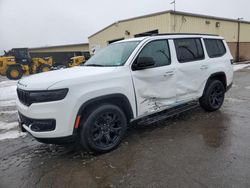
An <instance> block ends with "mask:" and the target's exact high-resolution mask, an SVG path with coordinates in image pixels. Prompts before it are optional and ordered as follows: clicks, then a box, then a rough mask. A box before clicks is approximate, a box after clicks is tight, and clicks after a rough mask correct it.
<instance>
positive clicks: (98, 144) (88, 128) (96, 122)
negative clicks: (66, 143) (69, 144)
mask: <svg viewBox="0 0 250 188" xmlns="http://www.w3.org/2000/svg"><path fill="white" fill-rule="evenodd" d="M126 129H127V120H126V116H125V114H124V113H123V111H122V110H121V109H120V108H119V107H117V106H115V105H111V104H104V105H101V106H99V107H97V108H96V109H94V110H93V111H92V113H91V114H90V115H89V117H88V118H87V120H86V121H85V123H83V126H82V130H81V144H82V145H83V146H84V147H85V148H87V149H88V150H90V151H94V152H107V151H110V150H112V149H114V148H116V147H117V146H118V145H119V144H120V143H121V140H122V138H123V137H124V134H125V132H126Z"/></svg>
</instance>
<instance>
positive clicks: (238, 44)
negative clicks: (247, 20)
mask: <svg viewBox="0 0 250 188" xmlns="http://www.w3.org/2000/svg"><path fill="white" fill-rule="evenodd" d="M237 20H238V38H237V54H236V61H237V62H239V61H240V23H241V20H243V18H238V19H237Z"/></svg>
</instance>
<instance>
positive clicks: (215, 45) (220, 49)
mask: <svg viewBox="0 0 250 188" xmlns="http://www.w3.org/2000/svg"><path fill="white" fill-rule="evenodd" d="M204 42H205V46H206V49H207V53H208V56H209V57H212V58H213V57H220V56H223V55H224V54H225V53H226V48H225V46H224V43H223V41H222V40H218V39H204Z"/></svg>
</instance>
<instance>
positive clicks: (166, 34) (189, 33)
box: [149, 33, 219, 37]
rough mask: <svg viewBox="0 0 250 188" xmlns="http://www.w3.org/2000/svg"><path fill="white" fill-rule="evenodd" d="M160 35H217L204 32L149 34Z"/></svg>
mask: <svg viewBox="0 0 250 188" xmlns="http://www.w3.org/2000/svg"><path fill="white" fill-rule="evenodd" d="M162 35H204V36H217V37H218V36H219V35H215V34H205V33H159V34H152V35H149V36H162Z"/></svg>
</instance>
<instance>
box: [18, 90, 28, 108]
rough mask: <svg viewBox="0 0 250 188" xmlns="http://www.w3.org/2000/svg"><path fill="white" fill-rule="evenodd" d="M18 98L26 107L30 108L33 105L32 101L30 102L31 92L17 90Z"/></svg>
mask: <svg viewBox="0 0 250 188" xmlns="http://www.w3.org/2000/svg"><path fill="white" fill-rule="evenodd" d="M17 96H18V99H19V101H20V102H21V103H22V104H24V105H26V106H30V105H31V101H30V97H29V96H30V93H29V91H24V90H21V89H17Z"/></svg>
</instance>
